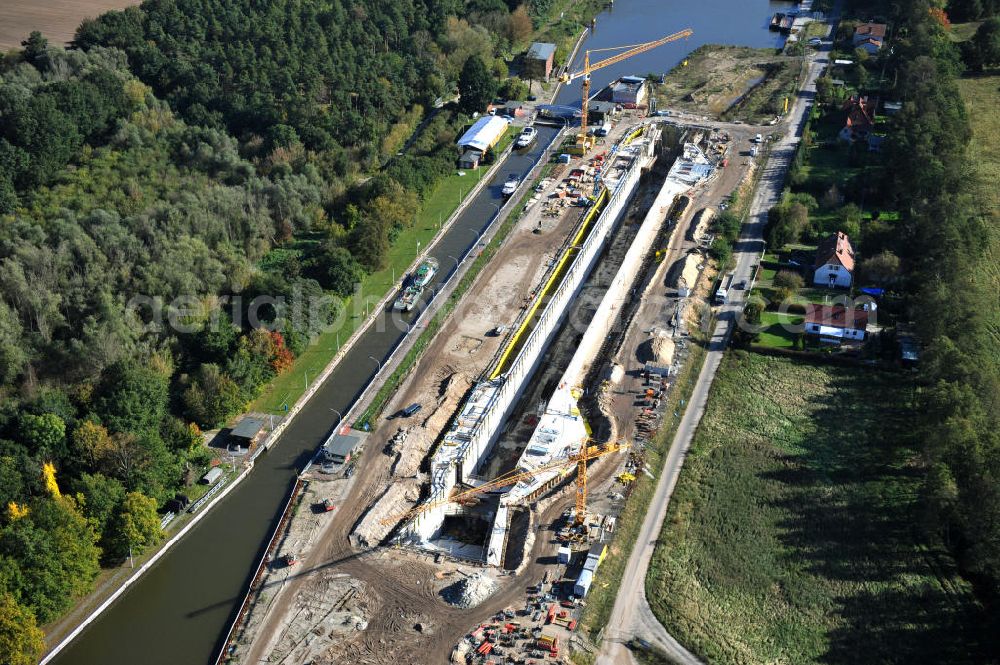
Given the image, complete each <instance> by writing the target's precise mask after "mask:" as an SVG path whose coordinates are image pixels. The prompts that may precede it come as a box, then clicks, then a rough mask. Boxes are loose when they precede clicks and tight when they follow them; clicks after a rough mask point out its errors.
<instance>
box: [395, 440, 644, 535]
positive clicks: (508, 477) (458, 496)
mask: <svg viewBox="0 0 1000 665" xmlns="http://www.w3.org/2000/svg"><path fill="white" fill-rule="evenodd" d="M588 441H589V440H588ZM586 444H587V442H584V445H583V446H582V447H581V449H580V452H578V453H576V454H573V455H569V456H567V457H564V458H562V459H559V460H556V461H554V462H550V463H549V464H543V465H541V466H539V467H537V468H535V469H532V470H531V471H520V470H518V469H514V470H513V471H511V472H509V473H505V474H503V475H501V476H499V477H497V478H496V479H495V480H491V481H490V482H488V483H483V484H482V485H480V486H479V487H474V488H472V489H468V490H463V491H460V492H456V493H455V494H452V495H451V496H450V497H448V498H446V499H438V500H436V501H427V502H425V503H422V504H419V505H417V506H414V507H413V508H410V509H409V510H407V511H406V512H404V513H398V514H395V515H390V516H389V517H386V518H384V519H382V520H380V523H381V524H383V525H388V524H395V523H397V522H400V521H402V520H411V519H413V518H414V517H416V516H417V515H419V514H421V513H423V512H426V511H428V510H433V509H434V508H440V507H442V506H445V505H448V504H449V503H459V504H469V503H474V502H475V499H476V498H477V497H478V496H479V495H480V494H484V493H487V492H492V491H495V490H498V489H501V488H503V487H510V486H513V485H515V484H517V483H518V482H520V481H522V480H529V479H531V478H533V477H535V476H537V475H539V474H541V473H544V472H546V471H553V470H556V469H565V468H566V467H567V466H569V465H571V464H576V511H575V513H574V520H575V524H576V526H578V527H579V526H582V525H583V524H584V522H586V514H587V513H586V511H587V462H589V461H590V460H594V459H597V458H598V457H604V456H605V455H611V454H612V453H617V452H619V451H622V450H624V449H626V448H628V447H629V444H627V443H619V442H617V441H612V442H608V443H605V444H600V445H596V446H590V445H586Z"/></svg>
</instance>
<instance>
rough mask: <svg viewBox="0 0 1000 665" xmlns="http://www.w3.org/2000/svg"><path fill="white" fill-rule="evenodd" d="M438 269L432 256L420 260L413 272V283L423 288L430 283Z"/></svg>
mask: <svg viewBox="0 0 1000 665" xmlns="http://www.w3.org/2000/svg"><path fill="white" fill-rule="evenodd" d="M437 271H438V262H437V259H435V258H434V257H433V256H428V257H427V258H426V259H424V260H423V261H421V262H420V265H419V266H417V270H416V271H415V272H414V273H413V284H414V285H415V286H419V287H420V288H423V287H425V286H427V285H428V284H430V283H431V280H432V279H433V278H434V275H436V274H437Z"/></svg>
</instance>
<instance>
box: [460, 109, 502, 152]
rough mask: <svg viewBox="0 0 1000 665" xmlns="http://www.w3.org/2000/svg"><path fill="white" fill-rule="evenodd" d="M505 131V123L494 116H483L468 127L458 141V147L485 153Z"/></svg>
mask: <svg viewBox="0 0 1000 665" xmlns="http://www.w3.org/2000/svg"><path fill="white" fill-rule="evenodd" d="M505 131H507V121H506V120H504V119H503V118H498V117H497V116H495V115H484V116H483V117H482V118H480V119H479V120H476V122H474V123H473V124H472V127H469V130H468V131H467V132H465V133H464V134H462V138H460V139H458V145H459V146H461V147H463V148H472V149H473V150H478V151H479V152H486V151H487V150H489V149H490V148H492V147H493V146H494V145H496V143H497V141H499V140H500V137H501V136H503V133H504V132H505Z"/></svg>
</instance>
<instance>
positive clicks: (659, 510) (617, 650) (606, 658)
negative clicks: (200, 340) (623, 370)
mask: <svg viewBox="0 0 1000 665" xmlns="http://www.w3.org/2000/svg"><path fill="white" fill-rule="evenodd" d="M825 64H826V59H825V56H823V57H821V58H817V59H815V60H813V61H812V62H811V63H810V65H809V73H808V75H807V76H806V81H805V84H804V86H803V88H802V90H801V91H800V94H799V97H798V98H797V99H796V101H795V105H794V107H793V108H792V111H791V113H789V115H788V118H787V120H786V122H785V124H784V127H785V129H786V130H787V131H786V134H785V136H784V137H783V138H782V139H781V140H780V141H779V142H778V143H777V144H776V145H775V146H774V147H773V148H772V150H771V155H770V159H769V161H768V164H767V167H766V169H765V171H764V174H763V176H762V178H761V181H760V185H759V186H758V189H757V192H756V194H755V196H754V199H753V203H752V204H751V208H750V212H749V216H748V219H747V222H746V223H745V224H744V226H743V231H742V235H741V237H740V240H739V242H738V243H737V245H736V247H735V251H734V256H735V258H736V262H737V268H736V277H735V280H736V281H739V280H742V279H746V280H748V281H749V279H750V277H751V266H752V264H753V263H754V262H755V261H756V260H757V258H758V257H759V256H760V252H761V250H762V248H763V232H764V227H765V224H766V223H767V211H768V209H769V208H770V207H771V206H773V205H774V204H775V203H777V202H778V199H779V197H780V196H781V190H782V187H783V186H784V182H785V174H786V172H787V170H788V166H789V164H790V163H791V160H792V157H793V156H794V155H795V150H796V148H797V146H798V144H799V141H800V140H801V136H802V127H803V125H804V124H805V120H806V117H807V114H808V111H809V109H810V108H811V107H812V100H813V98H814V97H815V94H816V78H817V76H819V73H820V71H821V70H822V67H823V66H824V65H825ZM742 297H743V293H742V292H740V293H738V296H737V297H736V298H734V299H733V300H732V301H731V302H730V303H729V304H728V305H726V306H725V307H724V308H723V309H722V311H721V312H720V313H719V321H718V324H717V326H716V328H715V330H714V332H713V333H712V338H711V341H710V343H709V351H708V354H707V355H706V358H705V364H704V365H703V367H702V369H701V372H700V374H699V376H698V381H697V383H696V384H695V387H694V391H693V392H692V395H691V400H690V404H689V406H688V408H687V410H686V411H685V413H684V417H683V418H682V420H681V423H680V425H679V426H678V429H677V433H676V435H675V436H674V440H673V443H672V444H671V447H670V451H669V453H668V454H667V457H666V460H665V461H664V468H663V473H662V475H661V476H660V482H659V484H658V485H657V488H656V494H655V495H654V497H653V500H652V502H651V504H650V507H649V510H648V511H647V513H646V518H645V520H644V521H643V524H642V528H641V530H640V532H639V537H638V540H637V541H636V547H635V548H634V549H633V550H632V555H631V557H630V558H629V561H628V564H627V566H626V568H625V573H624V575H623V577H622V583H621V587H620V588H621V590H620V591H619V594H618V598H617V600H616V602H615V606H614V609H613V610H612V612H611V620H610V622H609V623H608V626H607V629H606V630H605V633H604V634H605V639H604V642H603V645H602V649H601V652H600V656H599V657H598V660H597V662H598V665H612V664H613V665H629V664H631V663H634V662H635V661H634V659H633V657H632V653H631V651H629V649H628V648H627V647H626V646H625V644H626V643H627V642H628V641H629V640H630V639H631V638H632V637H635V636H639V637H642V638H643V639H645V640H647V641H648V642H651V643H652V644H654V645H655V646H657V647H658V648H660V649H662V650H663V651H664V652H666V653H667V654H668V655H669V656H670V657H671V658H672V659H673V660H675V661H676V662H678V663H684V664H687V663H692V664H693V663H698V660H697V658H695V657H694V655H692V654H691V653H690V652H689V651H687V650H686V649H685V648H684V647H683V646H682V645H680V644H679V643H678V642H677V640H675V639H674V638H673V637H671V636H670V634H669V633H668V632H667V631H666V629H665V628H664V627H663V625H662V624H660V622H659V621H658V620H657V619H656V617H655V616H654V615H653V613H652V610H650V607H649V603H648V602H647V601H646V584H645V582H646V570H647V569H648V567H649V561H650V558H651V557H652V555H653V550H654V549H655V547H656V542H657V540H658V538H659V535H660V531H661V528H662V526H663V520H664V518H665V517H666V513H667V506H668V504H669V502H670V495H671V493H672V492H673V489H674V485H675V484H676V482H677V477H678V475H679V474H680V470H681V466H682V465H683V463H684V457H685V455H686V454H687V450H688V447H689V446H690V445H691V440H692V438H693V437H694V432H695V430H696V429H697V427H698V422H699V421H700V420H701V416H702V413H704V410H705V404H706V402H707V400H708V393H709V390H710V389H711V386H712V380H713V379H714V378H715V373H716V371H717V370H718V367H719V364H720V363H721V362H722V356H723V354H724V352H725V349H726V345H727V343H728V339H729V335H730V333H731V331H732V325H733V322H734V321H735V318H736V316H737V314H738V312H739V311H740V310H741V308H742Z"/></svg>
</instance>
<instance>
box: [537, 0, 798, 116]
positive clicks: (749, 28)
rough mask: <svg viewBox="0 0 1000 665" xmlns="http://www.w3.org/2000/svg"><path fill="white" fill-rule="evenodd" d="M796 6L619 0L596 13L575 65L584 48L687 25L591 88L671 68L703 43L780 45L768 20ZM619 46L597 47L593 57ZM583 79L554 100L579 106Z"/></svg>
mask: <svg viewBox="0 0 1000 665" xmlns="http://www.w3.org/2000/svg"><path fill="white" fill-rule="evenodd" d="M794 6H795V3H792V2H774V1H771V0H698V2H687V1H682V0H616V2H614V4H612V5H610V6H609V7H608V8H607V9H606V10H605V11H603V12H601V13H600V14H599V15H598V16H597V22H596V24H595V26H594V29H593V31H591V32H589V33H588V34H587V36H586V37H585V38H584V40H583V44H582V45H581V46H580V50H579V51H578V52H577V56H576V60H575V62H574V63H573V65H572V67H571V70H572V71H577V70H578V69H579V68H580V67H582V66H583V53H584V51H585V50H587V49H607V48H614V47H618V46H632V45H634V44H640V43H642V42H648V41H653V40H655V39H659V38H661V37H665V36H667V35H669V34H673V33H675V32H679V31H680V30H683V29H684V28H691V30H692V31H693V32H694V34H693V35H691V36H690V37H688V38H686V39H681V40H678V41H676V42H670V43H668V44H664V45H663V46H659V47H657V48H655V49H652V50H650V51H647V52H645V53H641V54H639V55H636V56H633V57H631V58H629V59H628V60H624V61H622V62H619V63H617V64H614V65H610V66H608V67H605V68H603V69H599V70H597V71H595V72H594V73H593V75H592V76H591V88H590V89H591V90H593V91H597V90H600V89H601V88H603V87H604V86H606V85H608V84H609V83H611V82H612V81H614V80H615V79H617V78H619V77H622V76H629V75H635V76H645V75H646V74H649V73H655V74H663V73H666V72H668V71H670V70H671V69H673V67H674V66H675V65H677V64H678V63H679V62H681V61H682V60H683V59H684V57H685V56H686V55H687V54H688V53H690V52H691V51H693V50H694V49H696V48H698V47H699V46H702V45H704V44H732V45H737V46H752V47H755V48H763V47H768V46H772V47H775V48H777V47H779V46H781V45H782V44H784V42H785V38H784V37H783V36H781V35H779V34H778V33H777V32H772V31H770V30H768V28H767V26H768V22H769V21H770V19H771V15H772V14H774V12H779V11H787V10H788V9H789V8H791V7H794ZM618 52H619V51H607V52H599V53H594V54H592V57H591V62H597V61H600V60H603V59H604V58H606V57H610V56H613V55H615V53H618ZM580 82H581V80H580V79H577V80H576V81H574V82H573V83H571V84H569V85H566V86H563V88H562V89H561V90H560V91H559V96H558V97H557V98H556V100H555V103H556V104H563V105H567V106H579V105H580V96H581V93H580Z"/></svg>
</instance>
